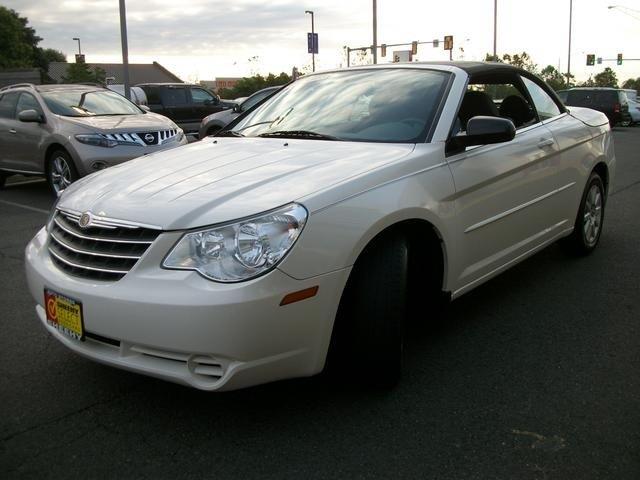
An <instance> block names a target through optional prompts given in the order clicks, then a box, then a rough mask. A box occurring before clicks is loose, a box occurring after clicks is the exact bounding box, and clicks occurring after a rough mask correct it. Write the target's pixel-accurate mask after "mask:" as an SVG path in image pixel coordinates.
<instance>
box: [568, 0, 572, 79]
mask: <svg viewBox="0 0 640 480" xmlns="http://www.w3.org/2000/svg"><path fill="white" fill-rule="evenodd" d="M572 20H573V0H569V51H568V52H567V87H568V86H569V83H570V82H571V22H572Z"/></svg>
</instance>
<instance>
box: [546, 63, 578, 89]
mask: <svg viewBox="0 0 640 480" xmlns="http://www.w3.org/2000/svg"><path fill="white" fill-rule="evenodd" d="M540 77H542V79H543V80H544V81H545V82H547V85H549V86H550V87H551V88H553V89H554V90H556V91H558V90H564V89H566V88H570V86H571V85H567V76H566V75H565V74H564V73H560V72H559V71H558V69H556V67H554V66H553V65H547V66H546V67H544V68H543V69H542V71H541V72H540ZM569 78H571V79H572V78H574V76H573V75H569Z"/></svg>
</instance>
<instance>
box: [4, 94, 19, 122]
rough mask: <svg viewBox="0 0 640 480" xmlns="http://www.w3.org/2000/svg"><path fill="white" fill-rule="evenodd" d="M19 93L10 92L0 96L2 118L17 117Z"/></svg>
mask: <svg viewBox="0 0 640 480" xmlns="http://www.w3.org/2000/svg"><path fill="white" fill-rule="evenodd" d="M17 102H18V93H17V92H9V93H5V94H4V95H2V97H0V118H16V103H17Z"/></svg>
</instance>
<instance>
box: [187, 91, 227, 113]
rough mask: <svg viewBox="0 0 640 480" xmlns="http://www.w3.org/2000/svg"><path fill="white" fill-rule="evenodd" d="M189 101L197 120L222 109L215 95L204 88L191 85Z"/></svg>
mask: <svg viewBox="0 0 640 480" xmlns="http://www.w3.org/2000/svg"><path fill="white" fill-rule="evenodd" d="M190 90H191V103H192V104H193V110H194V112H195V114H196V117H197V119H198V122H200V121H202V119H203V118H204V117H206V116H207V115H211V114H212V113H216V112H219V111H220V110H222V107H221V106H220V100H219V99H218V97H216V96H215V95H213V94H211V93H209V92H208V91H206V90H205V89H204V88H199V87H191V89H190Z"/></svg>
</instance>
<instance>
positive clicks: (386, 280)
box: [328, 235, 408, 389]
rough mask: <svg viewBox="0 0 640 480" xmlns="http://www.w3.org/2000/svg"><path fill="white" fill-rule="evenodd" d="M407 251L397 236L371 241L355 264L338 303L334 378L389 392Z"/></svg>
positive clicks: (400, 330)
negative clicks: (387, 389)
mask: <svg viewBox="0 0 640 480" xmlns="http://www.w3.org/2000/svg"><path fill="white" fill-rule="evenodd" d="M407 272H408V249H407V244H406V242H405V240H404V239H403V238H402V237H401V236H397V235H391V236H385V237H383V238H380V239H378V240H375V241H374V243H373V244H372V245H370V246H369V247H368V248H367V251H366V252H365V253H364V255H363V256H362V257H361V259H359V260H358V262H356V265H355V266H354V270H353V272H352V273H351V277H350V278H349V282H348V284H347V287H346V289H345V292H344V294H343V297H342V299H341V301H340V307H339V311H338V315H337V317H336V325H335V328H334V332H333V337H332V345H331V351H330V355H329V358H328V363H329V364H328V370H329V372H330V374H332V375H333V376H337V377H339V378H342V379H349V380H350V381H353V380H356V381H357V382H361V383H364V384H365V385H367V386H372V387H376V388H385V389H386V388H391V387H393V386H395V385H396V384H397V383H398V381H399V380H400V375H401V371H402V363H403V361H402V358H403V346H404V322H405V316H406V308H407V305H406V303H407Z"/></svg>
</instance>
